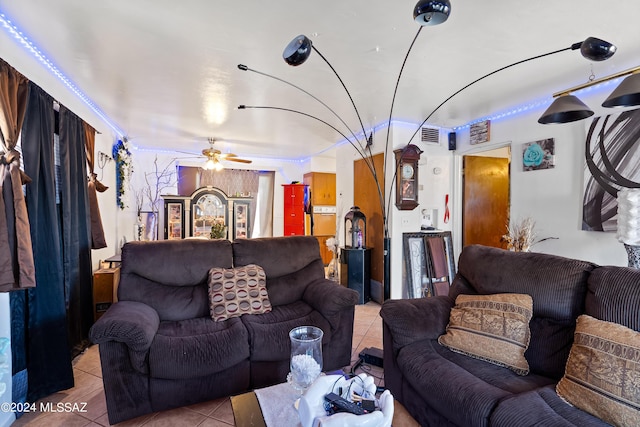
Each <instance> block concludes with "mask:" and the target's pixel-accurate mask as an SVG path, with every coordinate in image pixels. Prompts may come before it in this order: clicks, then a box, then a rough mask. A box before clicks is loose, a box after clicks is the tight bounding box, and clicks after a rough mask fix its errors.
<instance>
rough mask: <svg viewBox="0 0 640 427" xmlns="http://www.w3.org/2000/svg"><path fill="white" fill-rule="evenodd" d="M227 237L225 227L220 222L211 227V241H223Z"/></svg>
mask: <svg viewBox="0 0 640 427" xmlns="http://www.w3.org/2000/svg"><path fill="white" fill-rule="evenodd" d="M226 237H227V226H226V225H224V224H223V223H221V222H215V223H213V225H212V226H211V238H212V239H224V238H226Z"/></svg>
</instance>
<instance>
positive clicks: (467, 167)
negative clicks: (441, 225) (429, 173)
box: [462, 146, 511, 248]
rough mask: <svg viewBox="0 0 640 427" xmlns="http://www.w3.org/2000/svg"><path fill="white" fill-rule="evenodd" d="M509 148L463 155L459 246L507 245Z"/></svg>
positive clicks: (509, 200) (500, 246)
mask: <svg viewBox="0 0 640 427" xmlns="http://www.w3.org/2000/svg"><path fill="white" fill-rule="evenodd" d="M510 164H511V147H510V146H505V147H501V148H497V149H491V150H487V151H483V152H478V153H473V154H466V155H464V156H463V158H462V247H465V246H468V245H472V244H481V245H485V246H492V247H496V248H506V242H504V241H503V240H502V236H503V235H504V234H505V233H506V232H507V228H506V227H507V224H508V222H509V210H510V203H511V198H510Z"/></svg>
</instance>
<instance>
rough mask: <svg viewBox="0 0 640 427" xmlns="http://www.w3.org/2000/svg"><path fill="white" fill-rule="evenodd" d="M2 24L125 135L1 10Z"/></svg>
mask: <svg viewBox="0 0 640 427" xmlns="http://www.w3.org/2000/svg"><path fill="white" fill-rule="evenodd" d="M0 24H2V26H3V27H4V28H5V29H6V30H7V32H8V33H9V34H10V35H11V36H12V37H13V38H14V39H16V40H18V41H19V42H20V44H21V45H22V46H24V48H25V49H26V50H27V51H28V52H29V53H30V54H31V55H33V57H35V58H36V59H37V60H38V61H40V63H42V65H44V66H45V67H46V68H47V69H49V71H50V72H51V73H52V74H53V75H54V76H56V77H57V78H58V79H59V80H60V81H61V82H62V83H63V84H64V85H65V86H66V87H67V88H69V90H71V92H73V93H74V94H75V95H76V96H77V97H78V98H79V99H80V100H81V101H82V102H84V103H85V104H86V105H87V106H88V107H89V108H90V109H91V110H92V111H93V112H94V113H96V114H97V115H98V117H100V118H101V119H102V120H103V121H104V122H105V123H106V124H107V125H108V126H109V127H110V128H111V129H113V131H114V132H115V133H116V135H117V136H118V137H124V136H125V133H124V132H123V131H122V129H120V128H119V127H118V126H117V125H116V124H115V123H113V122H112V121H111V119H109V117H107V115H106V114H105V113H104V112H102V110H100V108H98V106H97V105H95V104H94V103H93V102H92V101H91V100H90V99H89V97H88V96H87V95H85V94H84V93H83V92H82V91H81V90H80V89H78V87H77V86H76V85H74V84H73V83H72V82H71V81H70V80H69V78H68V77H67V76H65V75H64V74H63V73H62V71H60V70H59V69H58V67H56V66H55V65H53V63H52V62H51V61H50V60H49V59H48V58H47V57H46V56H45V55H44V54H43V53H42V52H40V50H39V49H38V48H37V47H36V46H35V44H34V43H33V42H32V41H31V40H29V38H28V37H27V36H25V35H24V34H23V33H22V32H21V31H20V30H19V29H18V27H16V26H15V25H14V24H13V23H12V22H11V21H10V20H9V19H8V18H7V16H6V15H5V14H4V13H2V12H1V11H0Z"/></svg>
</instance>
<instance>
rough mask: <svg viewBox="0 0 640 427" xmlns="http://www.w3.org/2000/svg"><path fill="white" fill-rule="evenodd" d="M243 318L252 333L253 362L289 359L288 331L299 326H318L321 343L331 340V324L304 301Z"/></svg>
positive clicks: (251, 350) (250, 334)
mask: <svg viewBox="0 0 640 427" xmlns="http://www.w3.org/2000/svg"><path fill="white" fill-rule="evenodd" d="M240 319H241V320H242V322H243V323H244V325H245V326H246V328H247V331H248V332H249V340H250V341H249V342H250V346H251V347H250V352H251V361H252V362H272V361H280V360H288V359H289V358H290V357H291V344H290V341H289V331H291V330H292V329H293V328H295V327H298V326H316V327H318V328H320V329H322V331H323V332H324V336H323V338H322V343H323V344H326V343H328V342H330V341H331V336H332V334H331V327H330V325H329V322H328V321H327V320H326V319H325V318H324V317H322V315H321V314H320V313H318V312H317V311H315V310H314V309H313V308H312V307H311V306H310V305H308V304H306V303H305V302H303V301H298V302H295V303H293V304H287V305H281V306H278V307H273V309H272V311H271V312H270V313H265V314H257V315H256V314H247V315H245V316H242V317H240ZM283 380H284V379H283Z"/></svg>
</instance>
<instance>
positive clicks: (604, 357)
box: [556, 314, 640, 426]
mask: <svg viewBox="0 0 640 427" xmlns="http://www.w3.org/2000/svg"><path fill="white" fill-rule="evenodd" d="M556 392H557V393H558V395H559V396H560V397H561V398H563V399H564V400H565V401H567V402H568V403H570V404H571V405H573V406H576V407H578V408H580V409H582V410H583V411H586V412H588V413H590V414H592V415H595V416H596V417H598V418H600V419H602V420H604V421H606V422H608V423H610V424H613V425H616V426H640V333H638V332H636V331H634V330H633V329H629V328H627V327H625V326H622V325H618V324H616V323H611V322H605V321H603V320H598V319H594V318H593V317H591V316H588V315H586V314H583V315H582V316H580V317H578V321H577V325H576V332H575V335H574V340H573V345H572V346H571V352H570V353H569V359H568V360H567V366H566V369H565V374H564V377H562V379H561V380H560V382H559V383H558V385H557V386H556Z"/></svg>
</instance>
